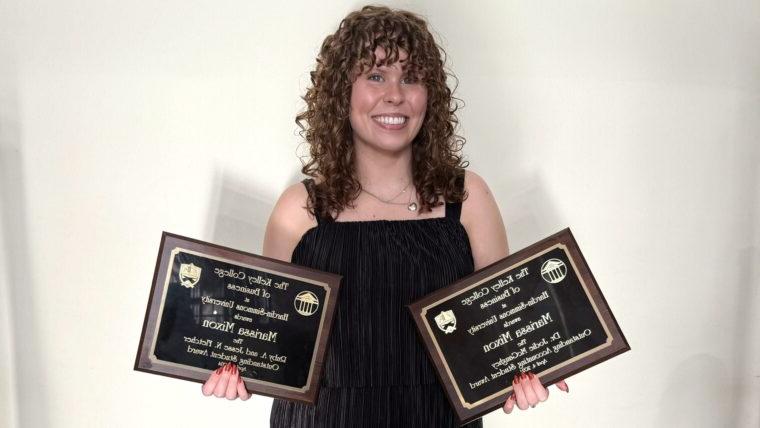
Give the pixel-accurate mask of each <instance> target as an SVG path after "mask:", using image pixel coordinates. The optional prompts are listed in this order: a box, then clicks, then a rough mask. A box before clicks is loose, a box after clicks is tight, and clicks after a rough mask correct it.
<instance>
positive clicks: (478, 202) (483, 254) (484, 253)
mask: <svg viewBox="0 0 760 428" xmlns="http://www.w3.org/2000/svg"><path fill="white" fill-rule="evenodd" d="M464 188H465V190H467V193H468V195H469V196H468V197H467V199H466V200H465V201H464V203H462V214H461V218H460V221H461V223H462V225H463V226H464V228H465V230H466V231H467V235H468V236H469V237H470V248H472V259H473V261H474V263H475V270H479V269H482V268H484V267H486V266H488V265H490V264H491V263H493V262H496V261H498V260H501V259H503V258H504V257H506V256H507V255H508V254H509V247H508V244H507V233H506V231H505V230H504V222H503V221H502V219H501V213H500V212H499V206H498V205H497V204H496V200H495V199H494V197H493V194H492V193H491V190H490V189H489V188H488V185H487V184H486V182H485V181H484V180H483V179H482V178H481V177H480V176H479V175H477V174H475V173H474V172H471V171H466V172H465V177H464ZM512 385H513V387H514V393H513V394H511V395H510V396H509V397H508V398H507V401H506V402H505V403H504V411H505V412H506V413H511V412H512V410H513V409H514V407H515V405H517V407H518V408H519V409H522V410H525V409H527V408H528V407H533V406H535V405H536V404H538V403H539V402H541V401H546V399H548V398H549V390H547V389H546V388H544V386H543V385H541V382H540V380H539V379H538V377H537V376H535V375H534V374H533V373H522V374H520V375H517V376H515V379H514V380H513V381H512ZM556 385H557V388H559V389H561V390H562V391H565V392H568V391H569V389H568V387H567V384H566V383H565V381H564V380H561V381H559V382H557V383H556Z"/></svg>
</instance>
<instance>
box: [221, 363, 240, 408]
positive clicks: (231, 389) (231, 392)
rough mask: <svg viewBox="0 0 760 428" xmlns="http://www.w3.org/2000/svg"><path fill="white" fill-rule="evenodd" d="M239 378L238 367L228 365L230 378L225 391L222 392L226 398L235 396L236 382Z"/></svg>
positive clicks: (232, 398) (231, 398)
mask: <svg viewBox="0 0 760 428" xmlns="http://www.w3.org/2000/svg"><path fill="white" fill-rule="evenodd" d="M239 379H240V376H239V375H238V368H237V366H236V365H235V364H233V365H232V366H231V367H230V380H229V382H228V383H227V392H225V393H224V397H225V398H227V399H228V400H234V399H236V398H237V395H238V394H237V384H238V380H239Z"/></svg>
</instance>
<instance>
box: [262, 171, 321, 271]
mask: <svg viewBox="0 0 760 428" xmlns="http://www.w3.org/2000/svg"><path fill="white" fill-rule="evenodd" d="M308 197H309V194H308V192H307V191H306V187H305V186H304V184H303V183H301V182H299V183H295V184H293V185H290V186H288V187H287V188H286V189H285V190H284V191H283V192H282V194H281V195H280V197H279V199H278V200H277V203H275V205H274V208H273V209H272V214H270V215H269V221H268V222H267V228H266V232H265V233H264V245H263V255H264V256H266V257H272V258H275V259H278V260H283V261H286V262H289V261H290V257H291V255H292V254H293V249H294V248H295V246H296V245H297V244H298V241H300V240H301V237H302V236H303V234H304V233H306V231H307V230H309V229H311V228H312V227H314V226H316V225H317V221H316V219H315V218H314V217H313V216H312V215H310V214H309V212H308V211H307V210H306V200H307V198H308Z"/></svg>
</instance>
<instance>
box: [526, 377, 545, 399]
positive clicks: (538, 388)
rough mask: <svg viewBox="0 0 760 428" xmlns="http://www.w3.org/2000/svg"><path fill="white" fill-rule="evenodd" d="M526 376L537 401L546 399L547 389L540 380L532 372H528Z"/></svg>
mask: <svg viewBox="0 0 760 428" xmlns="http://www.w3.org/2000/svg"><path fill="white" fill-rule="evenodd" d="M528 378H529V379H530V386H531V387H532V388H533V392H534V393H535V394H536V397H537V398H538V401H540V402H543V401H546V399H547V398H549V390H548V389H546V388H544V386H543V385H541V380H540V379H538V376H536V375H534V374H533V373H528Z"/></svg>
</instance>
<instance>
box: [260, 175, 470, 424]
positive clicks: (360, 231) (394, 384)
mask: <svg viewBox="0 0 760 428" xmlns="http://www.w3.org/2000/svg"><path fill="white" fill-rule="evenodd" d="M461 181H462V180H460V183H461ZM303 182H304V185H305V186H306V188H307V190H308V191H309V195H310V197H311V195H312V194H313V192H314V187H313V184H314V182H313V181H312V180H311V179H306V180H304V181H303ZM312 200H313V199H312ZM461 208H462V204H461V203H456V204H453V203H447V204H446V216H445V217H437V218H428V219H422V220H371V221H351V222H335V221H330V220H329V219H328V220H325V219H317V223H318V224H317V226H315V227H313V228H311V229H309V230H308V231H306V233H304V235H303V236H302V237H301V240H300V241H299V242H298V244H297V245H296V247H295V249H294V250H293V255H292V259H291V262H292V263H296V264H299V265H303V266H308V267H311V268H315V269H319V270H322V271H327V272H333V273H337V274H340V275H342V276H343V282H342V284H341V289H340V293H339V296H338V308H337V312H336V314H335V321H334V324H333V328H332V333H331V337H330V342H329V345H328V350H327V355H326V361H325V367H324V372H323V377H322V381H321V386H320V391H319V397H318V399H317V403H316V405H314V406H311V405H307V404H301V403H296V402H292V401H287V400H277V399H275V400H274V403H273V405H272V412H271V416H270V426H271V427H272V428H285V427H287V428H312V427H320V428H321V427H325V428H328V427H329V428H332V427H436V428H437V427H456V426H459V425H458V422H457V419H456V416H455V414H454V411H453V410H452V409H451V406H450V405H449V403H448V401H447V399H446V397H445V395H444V393H443V388H442V387H441V385H440V384H439V382H438V379H437V378H436V375H435V371H434V368H433V366H432V363H430V361H429V360H428V357H427V355H426V354H425V350H424V349H423V347H422V343H421V341H420V339H419V338H418V336H417V332H416V330H415V327H414V321H413V320H412V317H411V315H410V314H409V311H408V309H407V308H406V305H407V304H409V303H411V302H413V301H415V300H417V299H418V298H420V297H422V296H424V295H426V294H429V293H430V292H432V291H434V290H436V289H438V288H441V287H444V286H446V285H449V284H451V283H452V282H454V281H456V280H457V279H459V278H462V277H464V276H466V275H468V274H470V273H472V272H473V260H472V251H471V249H470V242H469V238H468V236H467V232H466V231H465V229H464V226H462V224H461V223H460V222H459V214H460V212H461ZM466 427H468V428H475V427H482V421H481V420H477V421H474V422H472V423H470V424H468V425H466Z"/></svg>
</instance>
